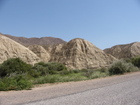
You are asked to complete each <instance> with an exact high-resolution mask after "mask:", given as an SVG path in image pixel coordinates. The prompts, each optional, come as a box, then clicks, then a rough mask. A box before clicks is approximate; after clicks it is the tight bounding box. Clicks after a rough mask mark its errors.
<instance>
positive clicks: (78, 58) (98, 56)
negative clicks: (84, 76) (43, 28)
mask: <svg viewBox="0 0 140 105" xmlns="http://www.w3.org/2000/svg"><path fill="white" fill-rule="evenodd" d="M48 51H50V55H51V59H50V62H60V63H63V64H65V65H66V66H67V67H68V68H71V69H92V68H99V67H106V66H108V65H109V64H111V63H112V62H113V61H115V60H116V58H114V57H113V56H111V55H107V54H105V53H104V51H102V50H101V49H99V48H97V47H96V46H94V45H93V44H92V43H90V42H88V41H86V40H84V39H80V38H77V39H73V40H71V41H69V42H68V43H65V44H59V45H58V46H55V47H54V48H52V49H51V50H48Z"/></svg>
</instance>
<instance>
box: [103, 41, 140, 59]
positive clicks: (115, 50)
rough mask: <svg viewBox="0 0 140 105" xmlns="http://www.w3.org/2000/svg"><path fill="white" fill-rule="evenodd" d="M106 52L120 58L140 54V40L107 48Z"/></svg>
mask: <svg viewBox="0 0 140 105" xmlns="http://www.w3.org/2000/svg"><path fill="white" fill-rule="evenodd" d="M104 52H105V53H107V54H111V55H112V56H114V57H116V58H118V59H121V58H131V57H135V56H140V42H134V43H130V44H124V45H116V46H113V47H112V48H108V49H105V50H104Z"/></svg>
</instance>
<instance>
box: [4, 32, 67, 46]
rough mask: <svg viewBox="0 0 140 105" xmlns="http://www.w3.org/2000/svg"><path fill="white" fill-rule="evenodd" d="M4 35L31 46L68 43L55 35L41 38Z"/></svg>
mask: <svg viewBox="0 0 140 105" xmlns="http://www.w3.org/2000/svg"><path fill="white" fill-rule="evenodd" d="M1 35H4V36H6V37H8V38H10V39H12V40H14V41H16V42H18V43H20V44H22V45H24V46H30V45H41V46H48V45H57V44H62V43H66V42H65V41H64V40H62V39H60V38H54V37H41V38H25V37H16V36H11V35H6V34H1Z"/></svg>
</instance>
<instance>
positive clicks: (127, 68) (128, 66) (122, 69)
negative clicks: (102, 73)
mask: <svg viewBox="0 0 140 105" xmlns="http://www.w3.org/2000/svg"><path fill="white" fill-rule="evenodd" d="M133 71H138V68H137V67H135V66H134V65H133V64H132V63H131V62H126V61H124V60H119V61H117V62H114V63H113V64H112V65H111V66H110V67H109V73H110V75H115V74H124V73H127V72H133Z"/></svg>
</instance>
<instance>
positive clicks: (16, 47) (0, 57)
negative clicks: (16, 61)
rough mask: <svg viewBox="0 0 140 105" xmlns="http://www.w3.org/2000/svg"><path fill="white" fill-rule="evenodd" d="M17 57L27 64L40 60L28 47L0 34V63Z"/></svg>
mask: <svg viewBox="0 0 140 105" xmlns="http://www.w3.org/2000/svg"><path fill="white" fill-rule="evenodd" d="M17 57H19V58H21V59H22V60H23V61H25V62H27V63H29V64H34V63H37V62H39V61H40V58H39V57H37V56H36V54H34V53H33V52H32V51H30V50H29V49H28V48H26V47H24V46H23V45H21V44H19V43H17V42H15V41H13V40H11V39H10V38H8V37H5V36H3V35H0V63H2V62H3V61H5V60H7V59H9V58H17Z"/></svg>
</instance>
